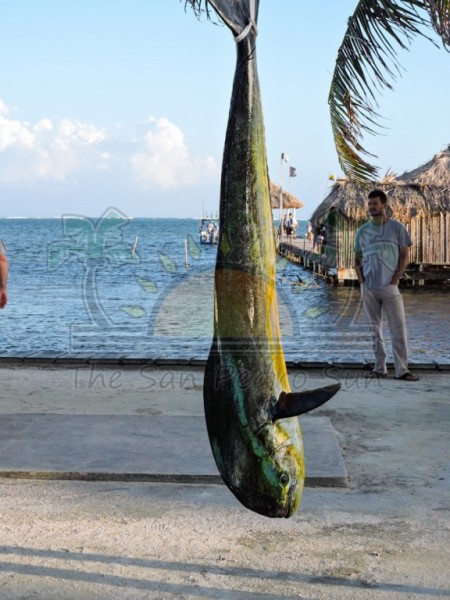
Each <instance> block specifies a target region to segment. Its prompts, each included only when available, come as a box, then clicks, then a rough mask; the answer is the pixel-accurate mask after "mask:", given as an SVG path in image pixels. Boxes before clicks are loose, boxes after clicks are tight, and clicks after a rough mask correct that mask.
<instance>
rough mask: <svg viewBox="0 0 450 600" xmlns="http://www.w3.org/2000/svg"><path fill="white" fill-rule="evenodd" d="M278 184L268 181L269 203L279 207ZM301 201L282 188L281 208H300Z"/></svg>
mask: <svg viewBox="0 0 450 600" xmlns="http://www.w3.org/2000/svg"><path fill="white" fill-rule="evenodd" d="M280 190H281V188H280V186H279V185H276V184H275V183H274V182H273V181H271V182H270V203H271V205H272V208H280ZM302 206H303V202H301V201H300V200H299V199H298V198H296V197H295V196H294V195H293V194H290V193H289V192H286V191H285V190H283V208H302Z"/></svg>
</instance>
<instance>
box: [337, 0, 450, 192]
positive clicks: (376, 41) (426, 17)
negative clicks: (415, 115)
mask: <svg viewBox="0 0 450 600" xmlns="http://www.w3.org/2000/svg"><path fill="white" fill-rule="evenodd" d="M449 6H450V0H361V1H360V2H359V3H358V6H357V8H356V11H355V13H354V14H353V16H352V17H350V19H349V20H348V27H347V31H346V34H345V37H344V41H343V43H342V45H341V47H340V48H339V51H338V56H337V60H336V66H335V70H334V74H333V79H332V82H331V87H330V94H329V97H328V103H329V105H330V114H331V126H332V130H333V136H334V140H335V145H336V150H337V153H338V159H339V162H340V164H341V167H342V169H343V171H344V172H345V173H346V175H347V176H348V177H349V178H350V179H352V180H354V181H355V182H357V183H359V184H360V185H367V183H368V182H369V181H370V180H373V179H375V178H376V176H377V169H376V167H374V166H372V165H371V164H370V163H369V162H367V161H366V160H365V159H364V158H363V156H369V157H372V158H376V157H375V156H374V155H373V154H370V153H369V152H368V151H367V150H365V149H364V148H363V146H362V140H363V134H364V133H370V134H376V133H377V131H378V130H379V128H380V126H379V125H378V121H379V119H380V115H379V114H378V112H377V110H378V103H377V95H378V94H379V93H380V92H381V90H383V89H384V88H388V89H392V87H393V83H394V81H395V78H396V76H397V75H398V74H399V73H400V72H401V67H400V64H399V62H398V60H397V53H396V49H398V48H401V49H408V47H409V44H410V42H411V40H412V39H413V38H414V37H415V36H417V35H420V36H423V37H426V38H427V39H429V40H430V38H429V37H428V36H427V35H426V33H425V31H426V28H427V27H429V26H430V25H432V26H433V28H434V29H435V30H436V32H437V33H439V34H440V35H441V37H442V40H443V43H444V45H445V44H448V43H449V39H448V36H449V29H450V25H449V23H450V18H449V10H450V9H449ZM427 13H428V14H427ZM430 41H432V40H430ZM433 43H434V42H433Z"/></svg>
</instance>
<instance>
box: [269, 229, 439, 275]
mask: <svg viewBox="0 0 450 600" xmlns="http://www.w3.org/2000/svg"><path fill="white" fill-rule="evenodd" d="M277 252H278V254H279V255H280V256H283V257H284V258H286V259H287V260H289V261H290V262H293V263H296V264H298V265H301V266H302V267H304V268H305V269H308V270H309V271H312V272H313V273H314V274H315V275H318V276H320V277H323V278H324V279H325V280H326V281H327V282H328V283H330V284H332V285H355V284H357V282H358V277H357V275H356V271H355V269H354V268H351V267H337V266H336V265H337V262H338V261H337V260H336V259H337V256H336V250H335V249H334V248H333V247H332V246H323V247H322V246H320V247H318V248H317V247H316V248H314V247H313V244H312V242H311V241H309V240H307V239H306V238H302V237H300V238H289V239H286V237H285V236H283V241H280V242H279V243H278V244H277ZM449 281H450V264H448V263H441V264H434V263H433V264H428V263H420V264H417V263H411V264H409V265H408V267H407V269H406V271H405V274H404V276H403V278H402V281H401V285H410V286H425V285H428V284H435V285H445V284H446V283H448V282H449Z"/></svg>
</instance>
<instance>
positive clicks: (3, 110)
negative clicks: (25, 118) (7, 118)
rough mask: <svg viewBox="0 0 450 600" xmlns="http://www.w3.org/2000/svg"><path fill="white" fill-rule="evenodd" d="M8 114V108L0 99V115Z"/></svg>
mask: <svg viewBox="0 0 450 600" xmlns="http://www.w3.org/2000/svg"><path fill="white" fill-rule="evenodd" d="M9 112H10V108H9V107H8V106H6V104H5V103H4V102H3V100H2V99H1V98H0V115H7V114H8V113H9Z"/></svg>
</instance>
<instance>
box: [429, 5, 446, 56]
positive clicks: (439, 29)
mask: <svg viewBox="0 0 450 600" xmlns="http://www.w3.org/2000/svg"><path fill="white" fill-rule="evenodd" d="M427 5H428V7H427V10H428V12H429V15H430V19H431V25H432V26H433V29H434V30H435V31H436V33H437V34H438V35H440V36H441V38H442V41H443V43H444V45H445V46H448V48H447V50H450V0H428V2H427Z"/></svg>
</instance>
